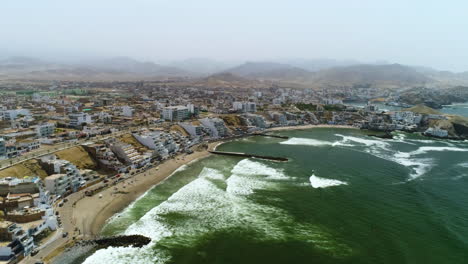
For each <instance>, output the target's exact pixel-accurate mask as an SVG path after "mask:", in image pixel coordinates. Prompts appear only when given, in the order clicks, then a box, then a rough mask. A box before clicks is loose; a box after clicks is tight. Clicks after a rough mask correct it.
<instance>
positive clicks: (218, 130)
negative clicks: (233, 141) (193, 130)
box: [200, 117, 228, 138]
mask: <svg viewBox="0 0 468 264" xmlns="http://www.w3.org/2000/svg"><path fill="white" fill-rule="evenodd" d="M200 123H202V125H203V126H204V127H206V128H208V129H209V131H210V136H211V137H213V138H219V137H224V136H227V134H228V129H227V127H226V126H225V125H224V121H223V120H222V119H220V118H208V117H207V118H203V119H200Z"/></svg>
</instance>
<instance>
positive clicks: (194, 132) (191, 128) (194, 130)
mask: <svg viewBox="0 0 468 264" xmlns="http://www.w3.org/2000/svg"><path fill="white" fill-rule="evenodd" d="M179 125H180V126H181V127H182V128H183V129H184V130H185V131H186V132H187V133H188V134H189V135H190V136H191V137H192V138H196V137H200V136H202V135H203V127H202V126H196V125H192V124H190V123H179Z"/></svg>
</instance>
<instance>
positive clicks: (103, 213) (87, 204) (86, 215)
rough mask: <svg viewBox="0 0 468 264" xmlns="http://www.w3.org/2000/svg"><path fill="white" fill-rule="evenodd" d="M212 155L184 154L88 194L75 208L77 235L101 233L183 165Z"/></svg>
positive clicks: (85, 235) (74, 221) (211, 146)
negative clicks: (108, 224) (116, 217)
mask: <svg viewBox="0 0 468 264" xmlns="http://www.w3.org/2000/svg"><path fill="white" fill-rule="evenodd" d="M217 144H218V143H217V142H216V143H211V144H210V145H209V149H212V148H213V147H214V146H215V145H217ZM209 155H210V153H209V152H208V150H203V151H197V152H194V153H192V154H181V155H178V156H176V157H175V158H171V159H169V160H166V161H165V162H164V163H162V164H160V165H158V166H157V167H154V168H151V169H149V170H147V171H145V172H142V173H140V174H137V175H134V176H133V177H131V178H129V179H127V180H125V181H123V182H120V183H118V184H117V185H115V186H111V187H109V188H107V189H105V190H103V191H101V192H99V193H98V194H95V195H94V196H90V197H87V196H85V197H84V198H83V199H81V200H79V201H78V202H77V203H76V205H75V208H74V210H73V219H72V222H73V223H74V226H75V227H77V228H78V229H79V231H77V232H76V233H75V234H74V235H76V236H78V237H83V238H85V239H86V238H92V237H95V236H97V235H98V234H99V232H100V231H101V229H102V227H103V226H104V225H105V223H106V221H107V220H108V219H110V218H111V217H112V216H113V215H115V214H116V213H119V212H120V211H122V210H123V209H124V208H126V207H127V206H128V205H130V204H131V203H132V202H134V201H135V200H136V199H138V197H140V196H141V195H143V194H144V193H145V192H146V191H148V190H149V189H151V188H152V187H154V186H156V185H157V184H159V183H161V182H162V181H164V180H165V179H167V178H168V177H169V176H170V175H172V174H173V173H174V171H176V170H177V169H178V168H179V167H181V166H182V165H185V164H187V163H190V162H192V161H194V160H198V159H201V158H205V157H207V156H209ZM124 186H125V188H124ZM117 190H118V191H117ZM101 195H102V196H101Z"/></svg>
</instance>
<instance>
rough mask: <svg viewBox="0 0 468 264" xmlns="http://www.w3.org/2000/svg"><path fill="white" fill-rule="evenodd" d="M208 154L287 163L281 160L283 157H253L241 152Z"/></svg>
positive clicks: (284, 159)
mask: <svg viewBox="0 0 468 264" xmlns="http://www.w3.org/2000/svg"><path fill="white" fill-rule="evenodd" d="M210 153H212V154H216V155H225V156H234V157H244V158H258V159H266V160H273V161H288V158H283V157H273V156H263V155H255V154H248V153H242V152H228V151H210Z"/></svg>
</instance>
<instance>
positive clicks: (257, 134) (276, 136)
mask: <svg viewBox="0 0 468 264" xmlns="http://www.w3.org/2000/svg"><path fill="white" fill-rule="evenodd" d="M254 135H255V136H262V137H272V138H282V139H289V137H288V136H279V135H271V134H265V133H256V134H254Z"/></svg>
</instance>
